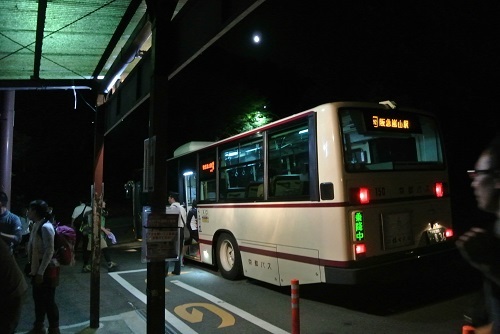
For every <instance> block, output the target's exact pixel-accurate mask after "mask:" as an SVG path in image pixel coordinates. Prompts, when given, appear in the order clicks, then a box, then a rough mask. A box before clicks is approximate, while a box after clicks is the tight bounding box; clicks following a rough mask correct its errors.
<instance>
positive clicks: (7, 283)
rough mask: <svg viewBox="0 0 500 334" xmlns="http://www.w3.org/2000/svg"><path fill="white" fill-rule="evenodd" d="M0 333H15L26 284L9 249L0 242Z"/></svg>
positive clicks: (26, 287) (26, 288)
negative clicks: (0, 300)
mask: <svg viewBox="0 0 500 334" xmlns="http://www.w3.org/2000/svg"><path fill="white" fill-rule="evenodd" d="M0 268H2V270H0V296H2V302H1V303H0V333H5V334H12V333H15V332H16V328H17V325H18V324H19V319H20V316H21V308H22V299H23V296H24V294H25V292H26V290H28V284H27V283H26V280H25V279H24V275H23V273H22V271H21V269H20V268H19V266H18V264H17V262H16V260H15V258H14V256H12V254H11V252H10V249H9V247H8V246H7V244H5V243H4V242H0Z"/></svg>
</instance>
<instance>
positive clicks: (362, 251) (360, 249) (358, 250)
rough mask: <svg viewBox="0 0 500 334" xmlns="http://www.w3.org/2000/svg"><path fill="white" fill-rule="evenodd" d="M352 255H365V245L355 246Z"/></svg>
mask: <svg viewBox="0 0 500 334" xmlns="http://www.w3.org/2000/svg"><path fill="white" fill-rule="evenodd" d="M354 253H356V255H365V254H366V245H365V244H355V245H354Z"/></svg>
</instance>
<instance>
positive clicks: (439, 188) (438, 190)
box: [434, 182, 444, 198]
mask: <svg viewBox="0 0 500 334" xmlns="http://www.w3.org/2000/svg"><path fill="white" fill-rule="evenodd" d="M434 194H436V197H438V198H440V197H443V196H444V184H443V183H442V182H436V183H434Z"/></svg>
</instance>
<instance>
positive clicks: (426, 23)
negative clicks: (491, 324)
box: [12, 0, 500, 226]
mask: <svg viewBox="0 0 500 334" xmlns="http://www.w3.org/2000/svg"><path fill="white" fill-rule="evenodd" d="M498 17H500V4H499V3H497V2H487V3H485V2H480V3H478V2H473V1H467V2H465V1H464V2H442V1H439V2H437V1H436V3H434V2H422V1H354V2H353V1H319V0H318V1H307V2H304V1H267V2H265V3H264V4H263V5H261V7H259V9H258V10H256V11H255V12H254V13H253V14H251V15H250V16H249V17H247V18H246V19H245V20H244V21H243V22H241V23H240V25H239V26H238V28H237V29H235V30H234V31H232V32H230V33H228V34H227V35H226V36H224V37H223V38H222V39H221V40H220V41H218V42H217V43H216V44H215V45H213V46H211V47H210V48H209V49H208V50H206V51H205V52H204V53H203V54H202V55H201V56H200V57H199V58H198V59H197V60H195V61H194V62H193V63H191V64H190V65H189V67H188V68H187V69H185V70H183V71H182V72H181V73H180V74H179V75H178V76H176V77H174V79H173V80H172V81H171V87H170V94H171V102H170V105H169V111H168V112H169V119H172V121H171V122H169V128H168V129H166V131H168V133H169V140H170V142H169V145H170V147H169V148H168V150H169V151H170V152H168V153H166V156H168V157H169V156H171V152H172V151H173V150H174V149H175V148H176V147H178V146H179V145H181V144H183V143H185V142H187V141H190V140H214V139H215V138H218V137H220V134H221V133H223V132H224V131H225V130H227V129H226V127H227V124H229V123H230V121H231V117H232V116H233V115H235V114H237V113H238V111H239V109H238V108H241V103H242V101H246V100H248V99H249V97H252V98H253V97H255V98H263V99H265V100H267V101H269V105H268V108H269V110H270V111H271V112H272V113H274V114H276V115H277V116H278V117H284V116H288V115H291V114H294V113H297V112H300V111H303V110H306V109H307V108H310V107H314V106H316V105H318V104H321V103H325V102H331V101H339V100H357V101H361V100H367V101H382V100H394V101H396V102H397V103H398V105H400V106H407V107H416V108H423V109H427V110H429V111H432V112H434V113H435V114H436V115H437V116H438V117H439V119H440V121H441V123H442V126H443V130H444V139H445V144H446V147H447V154H448V159H449V161H450V173H451V190H452V201H453V212H454V216H455V217H454V218H455V223H456V224H457V225H459V226H468V225H470V224H471V222H470V220H477V219H480V220H483V219H484V220H488V219H490V216H488V215H483V214H480V213H479V212H478V211H477V210H476V209H475V202H474V198H473V196H472V191H471V190H470V187H469V180H468V178H467V174H466V173H465V171H466V170H467V169H470V168H473V165H474V162H475V159H476V158H477V156H478V154H479V152H480V150H481V149H482V148H483V147H484V145H485V144H486V143H487V142H488V140H489V139H490V138H491V137H492V136H493V133H494V132H495V131H499V129H500V116H499V115H498V109H497V108H498V107H497V96H498V94H499V88H500V87H499V84H498V78H499V74H500V64H499V59H500V58H499V55H500V37H499V36H500V34H499V33H500V20H498ZM255 32H259V33H261V35H262V43H261V44H260V45H255V44H253V43H252V41H251V36H252V34H253V33H255ZM85 101H87V102H88V103H90V104H91V105H92V104H94V103H93V102H92V97H91V94H90V93H89V92H83V91H81V92H80V94H79V96H78V97H77V109H76V110H75V109H74V96H73V92H72V91H54V92H24V91H19V92H17V93H16V108H15V109H16V123H15V133H16V136H18V137H17V138H18V139H19V138H29V140H28V142H27V143H28V145H25V146H22V147H24V149H25V150H26V151H25V152H24V151H23V152H19V147H18V146H17V145H16V146H14V154H15V155H16V157H15V160H14V170H13V172H14V174H15V176H14V177H13V180H12V188H13V196H14V195H15V196H20V194H24V195H25V196H24V197H25V199H26V200H30V199H33V198H34V197H44V198H47V199H48V200H49V202H52V203H54V204H53V205H54V206H55V207H56V212H57V209H58V208H60V210H59V211H60V212H69V211H71V210H72V208H73V206H74V205H76V204H77V203H78V200H79V198H81V197H82V196H84V197H88V194H89V193H90V184H91V183H92V175H91V170H92V164H93V161H92V157H93V133H92V132H93V126H92V120H93V117H94V112H93V110H92V108H90V107H89V106H88V105H86V103H85ZM136 123H137V122H136ZM124 126H127V128H126V130H124V131H123V133H129V134H130V135H129V136H117V135H116V136H114V137H113V135H110V138H109V139H108V141H109V146H108V147H109V148H110V149H109V150H108V149H107V151H106V156H107V157H109V156H110V155H113V153H112V152H111V148H113V147H123V146H126V147H130V150H131V151H130V152H129V157H123V156H122V155H123V153H121V152H120V154H116V155H119V157H117V158H116V160H115V161H113V162H112V161H106V160H105V166H113V168H112V171H107V172H106V173H105V176H104V177H105V179H104V182H105V184H106V186H105V191H106V192H107V194H108V195H109V196H110V198H109V201H110V203H113V202H114V203H115V206H119V205H127V204H126V203H127V202H126V201H124V199H123V197H122V194H123V193H122V189H123V184H124V183H125V182H126V181H127V180H128V179H129V178H131V177H133V175H135V172H136V171H137V169H139V168H140V167H141V166H142V152H132V150H137V148H142V140H143V138H142V137H141V138H138V137H137V136H134V135H132V132H134V133H139V134H142V133H144V131H145V129H146V130H147V124H133V126H131V125H130V124H128V125H124ZM136 130H137V131H136ZM146 133H147V132H146ZM21 134H22V135H21ZM25 136H27V137H25ZM118 137H120V138H118ZM127 140H130V141H133V143H127V142H126V141H127ZM19 146H21V145H19ZM132 148H134V149H132ZM106 159H111V158H106ZM110 180H112V181H110ZM112 189H114V190H115V191H112ZM68 208H69V209H68ZM112 208H113V204H111V206H110V210H111V212H112V211H113V210H112ZM69 214H70V212H69V213H64V214H63V216H68V215H69Z"/></svg>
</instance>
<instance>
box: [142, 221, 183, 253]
mask: <svg viewBox="0 0 500 334" xmlns="http://www.w3.org/2000/svg"><path fill="white" fill-rule="evenodd" d="M178 219H179V214H177V213H176V214H166V213H147V214H145V215H143V222H144V225H143V233H142V244H143V247H142V252H143V254H142V255H143V259H144V260H146V261H164V260H176V259H177V258H178V257H179V248H180V247H179V242H180V241H179V240H180V237H179V235H180V234H179V232H180V229H179V227H178V226H177V224H178Z"/></svg>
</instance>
